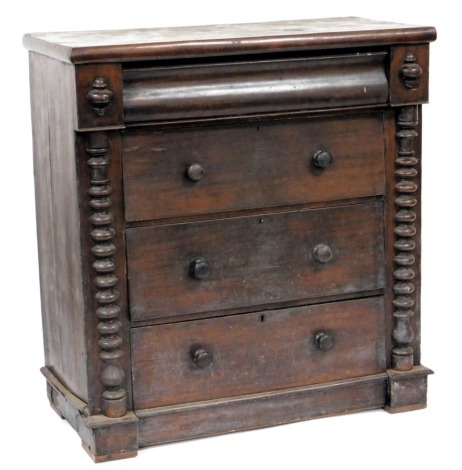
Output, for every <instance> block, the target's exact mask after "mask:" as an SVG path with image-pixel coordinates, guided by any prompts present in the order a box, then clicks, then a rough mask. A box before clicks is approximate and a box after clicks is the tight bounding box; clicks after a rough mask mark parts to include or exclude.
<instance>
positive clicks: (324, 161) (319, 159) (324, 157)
mask: <svg viewBox="0 0 462 470" xmlns="http://www.w3.org/2000/svg"><path fill="white" fill-rule="evenodd" d="M331 163H332V155H331V154H330V153H329V152H325V151H324V150H319V151H317V152H316V153H315V154H314V155H313V165H314V166H315V167H316V168H327V167H329V166H330V164H331Z"/></svg>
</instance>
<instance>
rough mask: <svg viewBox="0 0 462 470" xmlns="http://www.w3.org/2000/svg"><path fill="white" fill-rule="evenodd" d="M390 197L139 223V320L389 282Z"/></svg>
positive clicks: (133, 253) (135, 267)
mask: <svg viewBox="0 0 462 470" xmlns="http://www.w3.org/2000/svg"><path fill="white" fill-rule="evenodd" d="M382 219H383V207H382V203H381V202H379V201H378V202H374V203H368V204H356V205H348V206H344V207H335V208H324V209H312V210H302V211H294V212H281V213H277V214H270V215H264V216H258V217H257V216H248V217H237V218H230V219H222V220H211V221H203V222H195V223H183V224H176V225H173V224H172V225H160V226H150V227H143V228H131V229H128V230H127V231H126V235H127V266H128V278H129V298H130V312H131V318H132V320H147V319H152V318H160V317H171V316H175V315H184V314H188V313H196V312H210V311H217V310H225V309H230V308H239V307H246V306H254V305H267V304H271V303H274V302H283V301H291V300H298V299H308V298H313V297H320V296H325V295H338V294H346V293H353V292H358V291H367V290H372V289H379V288H382V287H383V285H384V273H383V220H382Z"/></svg>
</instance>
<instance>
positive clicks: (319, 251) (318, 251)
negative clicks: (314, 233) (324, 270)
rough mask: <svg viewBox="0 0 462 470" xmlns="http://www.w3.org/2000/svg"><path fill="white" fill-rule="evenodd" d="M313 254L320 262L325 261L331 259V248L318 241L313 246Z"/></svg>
mask: <svg viewBox="0 0 462 470" xmlns="http://www.w3.org/2000/svg"><path fill="white" fill-rule="evenodd" d="M313 256H314V259H315V260H316V261H319V262H320V263H327V262H329V261H330V260H331V259H332V250H331V249H330V247H329V246H328V245H325V244H324V243H320V244H319V245H316V246H315V247H314V248H313Z"/></svg>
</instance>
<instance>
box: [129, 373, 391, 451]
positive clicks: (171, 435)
mask: <svg viewBox="0 0 462 470" xmlns="http://www.w3.org/2000/svg"><path fill="white" fill-rule="evenodd" d="M385 396H386V375H385V374H377V375H374V376H371V377H363V378H360V379H350V380H344V381H339V382H334V383H329V384H322V385H311V386H308V387H299V388H293V389H286V390H279V391H276V392H266V393H262V394H254V395H247V396H241V397H236V398H234V399H226V400H213V401H208V402H200V403H194V404H191V405H179V406H168V407H161V408H157V409H151V410H144V411H138V412H137V416H138V418H139V431H138V432H139V445H140V447H146V446H149V445H154V444H162V443H166V442H172V441H178V440H184V439H193V438H197V437H204V436H212V435H215V434H223V433H227V432H234V431H242V430H245V429H255V428H262V427H266V426H274V425H276V424H283V423H289V422H296V421H302V420H306V419H313V418H319V417H322V416H332V415H336V414H343V413H350V412H352V411H361V410H370V409H374V408H380V407H382V406H384V404H385Z"/></svg>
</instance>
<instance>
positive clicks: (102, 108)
mask: <svg viewBox="0 0 462 470" xmlns="http://www.w3.org/2000/svg"><path fill="white" fill-rule="evenodd" d="M113 96H114V93H112V91H111V90H109V88H108V83H107V80H106V79H105V78H103V77H100V78H95V80H94V81H93V88H92V89H91V90H90V91H89V92H88V94H87V100H88V101H89V103H90V104H91V105H92V107H93V111H94V112H95V114H97V115H98V116H103V115H104V113H105V112H106V108H107V107H108V106H109V105H110V104H111V101H112V97H113Z"/></svg>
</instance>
